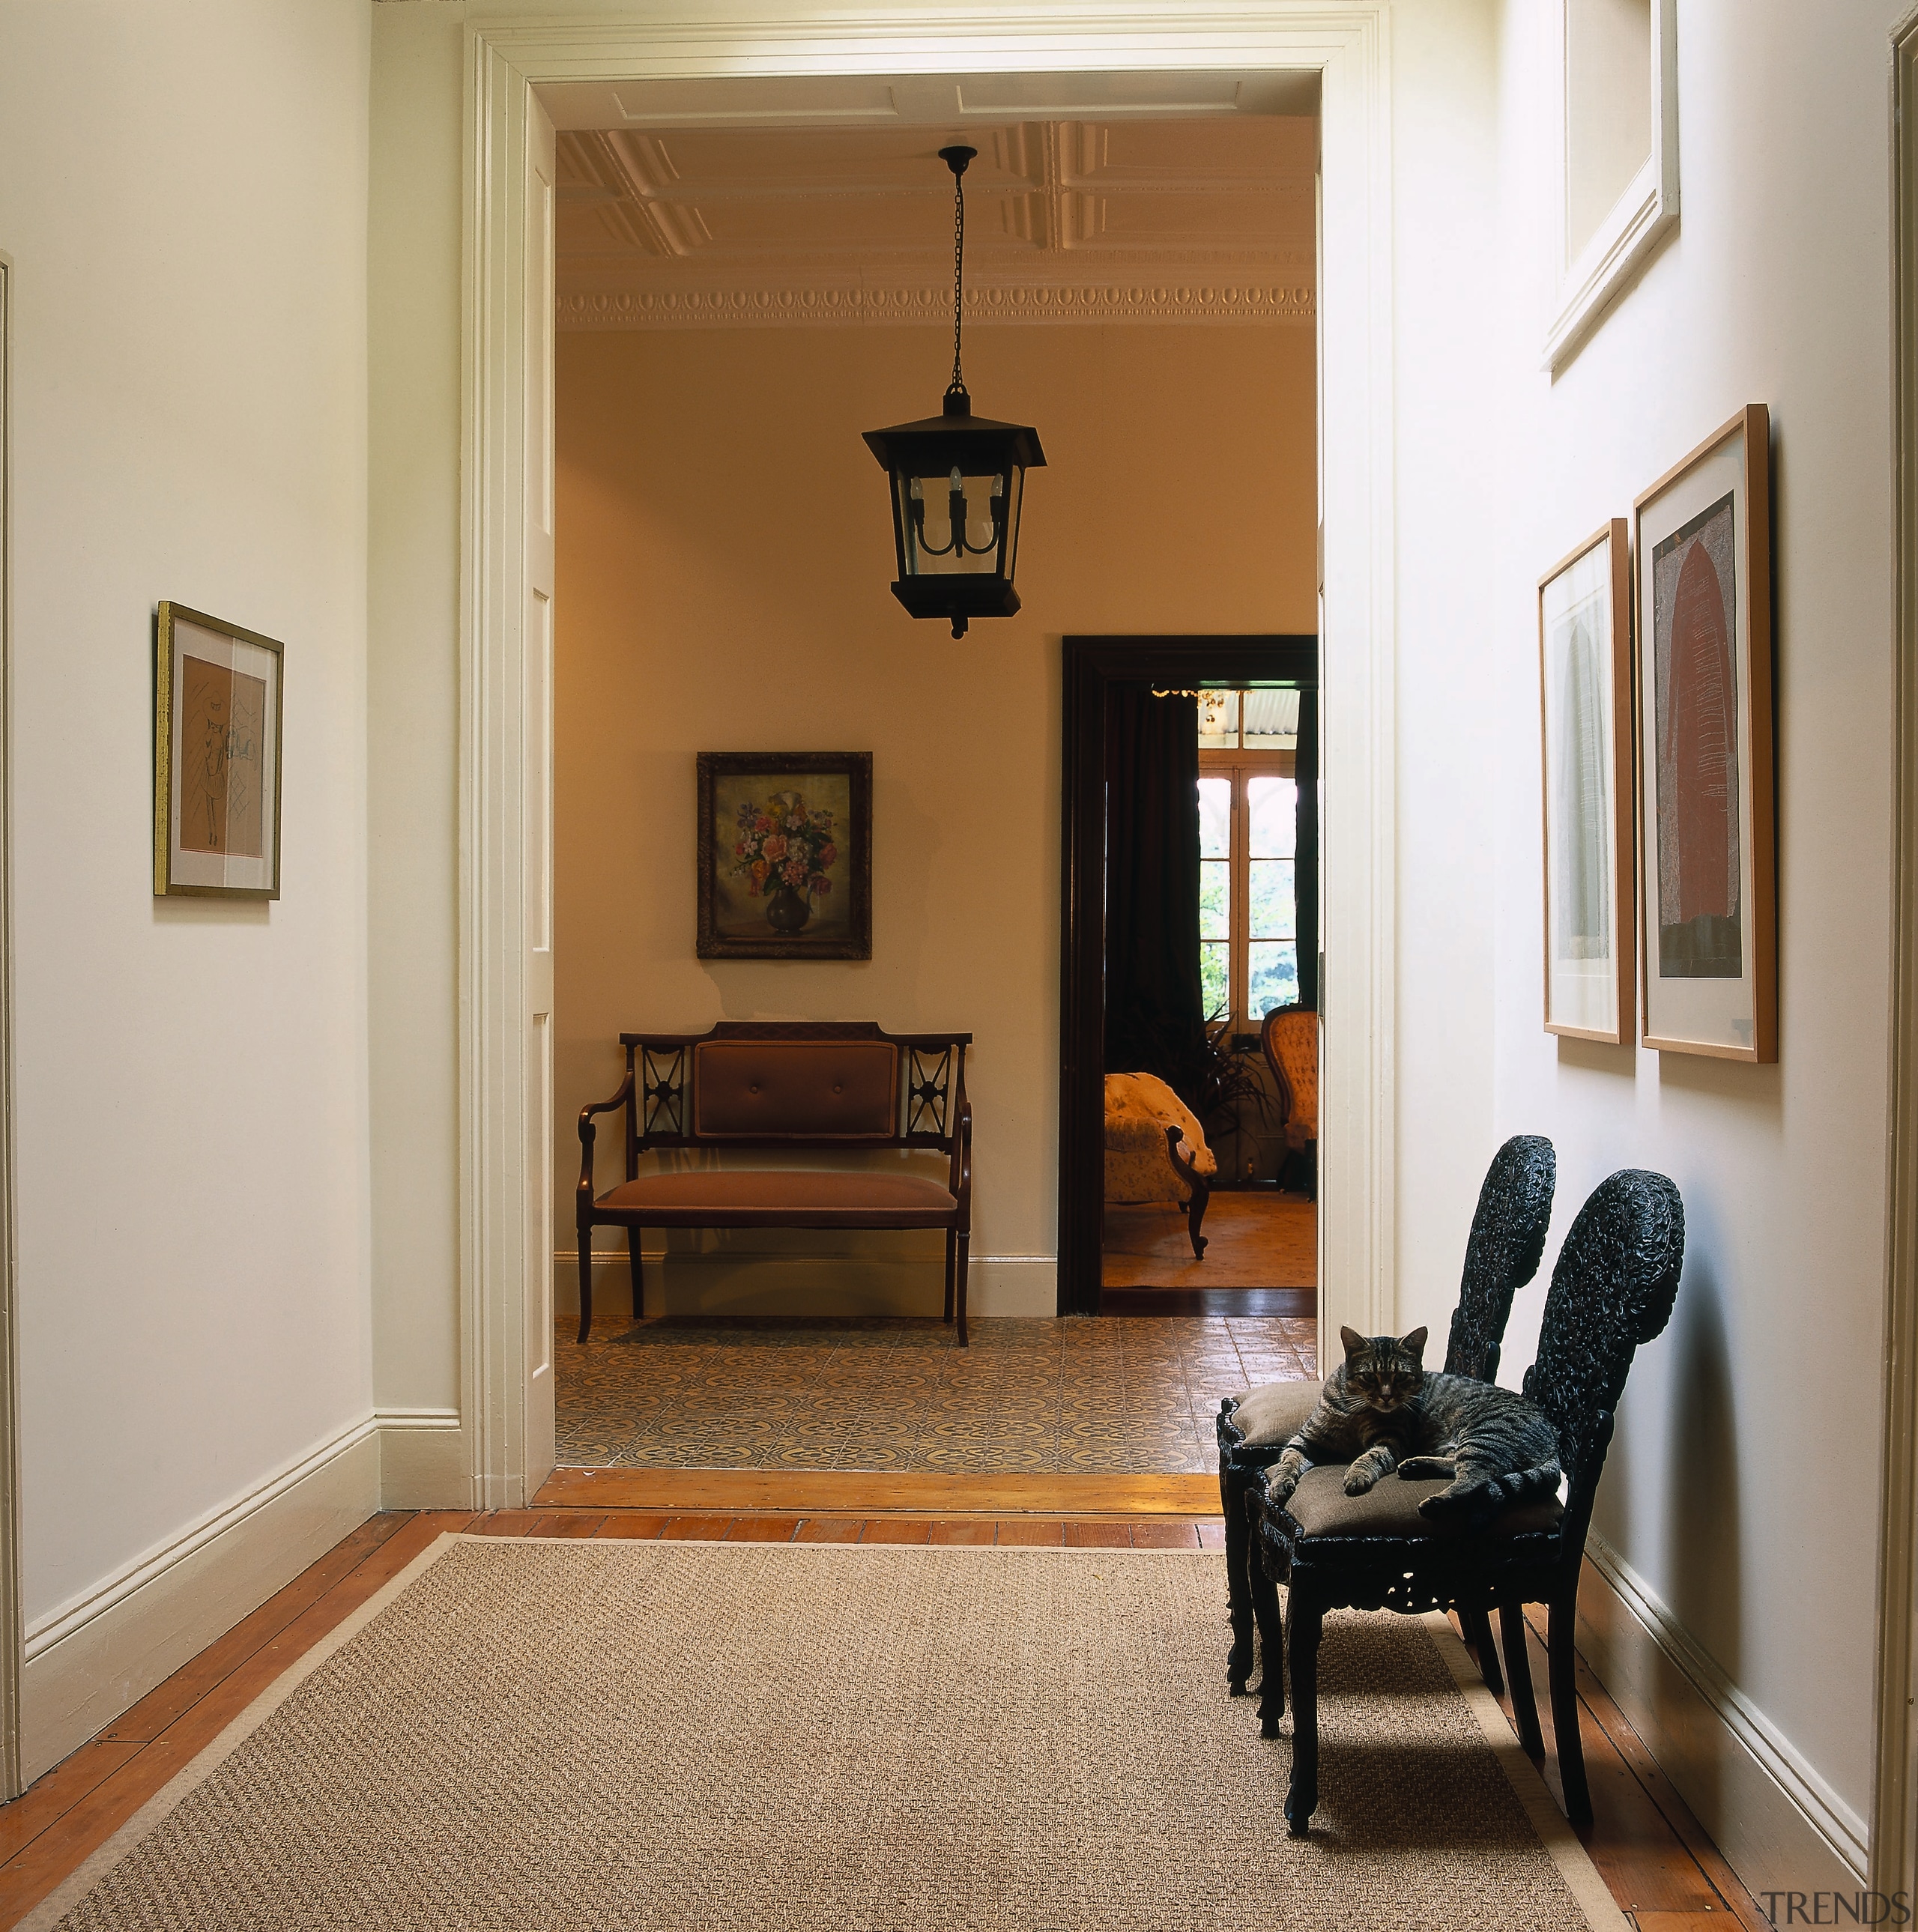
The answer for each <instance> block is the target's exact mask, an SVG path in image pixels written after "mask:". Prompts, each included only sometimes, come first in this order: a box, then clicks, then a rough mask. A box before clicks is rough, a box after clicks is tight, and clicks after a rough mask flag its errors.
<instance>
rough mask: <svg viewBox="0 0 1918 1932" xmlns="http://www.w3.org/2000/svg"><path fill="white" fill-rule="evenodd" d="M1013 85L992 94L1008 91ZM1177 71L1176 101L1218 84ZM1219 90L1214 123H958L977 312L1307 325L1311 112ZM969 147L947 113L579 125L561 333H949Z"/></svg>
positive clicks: (569, 170) (977, 315)
mask: <svg viewBox="0 0 1918 1932" xmlns="http://www.w3.org/2000/svg"><path fill="white" fill-rule="evenodd" d="M1006 78H1007V77H998V90H997V92H995V93H992V94H986V93H985V92H984V90H983V84H982V86H981V90H980V91H981V92H982V97H983V98H992V99H997V98H998V95H1001V94H1003V93H1004V92H1005V91H1006ZM1156 78H1159V79H1160V80H1163V79H1165V78H1166V77H1156ZM1170 78H1171V79H1172V80H1175V81H1179V86H1178V89H1175V91H1176V92H1179V93H1180V94H1181V98H1183V96H1184V95H1192V94H1194V93H1195V92H1198V91H1202V90H1199V89H1196V88H1195V86H1194V84H1193V83H1191V82H1190V81H1189V80H1180V77H1170ZM1211 78H1213V77H1202V79H1211ZM1231 84H1232V86H1236V85H1237V83H1236V82H1233V83H1231ZM967 85H968V86H971V85H972V83H967ZM1220 93H1221V101H1222V105H1223V113H1222V114H1220V115H1218V116H1215V117H1214V118H1209V119H1203V120H1196V121H1195V120H1190V119H1176V118H1158V119H1156V120H1154V119H1148V118H1143V117H1141V118H1136V119H1130V120H1128V119H1123V118H1121V119H1116V120H1093V119H1073V120H1056V119H1053V120H1026V121H1012V122H1008V123H1005V124H1001V125H998V126H996V127H977V128H974V129H966V128H964V127H962V128H960V129H959V130H957V133H960V134H964V135H965V136H966V138H967V139H969V140H970V141H971V142H973V143H974V144H975V145H977V148H978V149H979V157H978V159H977V160H975V161H974V163H972V165H971V167H970V168H969V169H968V170H967V173H966V284H967V296H968V307H967V319H968V320H969V321H971V322H974V323H980V324H982V325H990V324H992V323H1001V322H1014V323H1032V322H1088V321H1127V322H1141V323H1240V324H1243V323H1289V324H1301V323H1308V322H1310V320H1311V318H1312V317H1313V313H1314V302H1313V284H1314V280H1315V276H1316V234H1315V220H1316V180H1315V178H1316V167H1317V154H1318V129H1317V123H1316V118H1313V117H1311V116H1300V115H1273V114H1270V113H1266V114H1247V113H1238V114H1237V115H1234V113H1233V112H1232V98H1231V96H1230V94H1229V92H1228V91H1227V90H1223V89H1222V90H1220ZM752 100H753V101H757V100H758V96H757V95H754V96H753V97H752ZM1186 105H1187V107H1188V109H1189V108H1190V105H1191V104H1190V103H1189V102H1188V103H1186ZM856 107H857V104H856V103H855V102H854V101H851V99H848V100H845V101H837V102H836V108H837V110H838V111H839V112H840V113H848V112H852V111H855V110H856ZM736 111H737V112H740V113H748V112H755V111H757V110H756V109H755V108H752V107H749V106H748V105H746V104H744V103H742V104H740V105H739V106H738V107H737V109H736ZM955 137H956V136H955V130H953V127H952V126H951V125H950V123H948V124H946V125H945V126H944V127H925V126H922V125H920V124H917V123H915V124H911V125H899V124H895V125H893V126H890V127H874V126H872V125H869V124H866V125H849V124H847V122H846V121H844V120H840V121H836V123H835V124H832V125H822V124H807V125H801V126H794V124H792V123H791V121H790V120H788V121H787V122H786V123H785V124H782V125H780V126H777V127H773V126H770V125H746V126H742V125H740V124H739V123H738V122H737V121H735V122H734V123H733V124H730V125H728V126H725V127H712V126H700V127H691V126H663V127H662V126H654V127H650V128H639V127H611V128H607V127H599V128H588V129H576V130H573V131H572V132H570V133H562V134H561V135H560V136H559V166H560V179H559V183H558V193H559V201H560V211H559V224H558V288H559V296H560V326H561V327H563V328H566V329H660V328H667V329H700V328H714V327H718V328H742V327H744V328H766V327H775V326H782V325H786V324H791V323H803V324H811V325H819V324H830V325H844V324H871V323H899V322H915V321H926V322H936V321H940V320H943V319H944V316H946V315H947V314H950V301H951V294H950V290H951V287H952V284H951V281H950V275H951V262H952V254H951V250H952V222H951V215H950V209H951V192H952V190H951V186H950V177H949V176H948V175H947V173H946V171H945V169H944V167H943V166H941V164H940V163H939V162H938V158H937V152H936V151H937V149H938V147H939V146H940V145H941V144H942V142H944V141H945V140H947V139H952V138H955Z"/></svg>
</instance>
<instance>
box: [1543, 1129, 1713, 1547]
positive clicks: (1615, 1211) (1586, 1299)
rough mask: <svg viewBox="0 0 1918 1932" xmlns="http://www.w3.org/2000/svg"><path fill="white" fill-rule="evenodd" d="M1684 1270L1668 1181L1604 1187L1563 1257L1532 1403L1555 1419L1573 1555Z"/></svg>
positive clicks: (1681, 1208)
mask: <svg viewBox="0 0 1918 1932" xmlns="http://www.w3.org/2000/svg"><path fill="white" fill-rule="evenodd" d="M1684 1265H1685V1204H1684V1202H1682V1200H1680V1199H1679V1193H1678V1190H1677V1189H1676V1187H1673V1185H1672V1184H1671V1182H1670V1181H1667V1179H1666V1178H1665V1177H1664V1175H1662V1174H1649V1173H1646V1172H1645V1171H1644V1170H1643V1169H1637V1168H1627V1169H1624V1170H1622V1172H1619V1173H1617V1174H1615V1175H1613V1176H1612V1177H1611V1178H1610V1180H1608V1181H1601V1182H1600V1184H1598V1187H1597V1188H1595V1190H1593V1192H1592V1198H1591V1199H1590V1200H1589V1201H1587V1202H1586V1204H1585V1205H1584V1206H1583V1208H1580V1210H1579V1211H1578V1219H1577V1220H1575V1221H1574V1222H1573V1223H1572V1224H1571V1232H1570V1233H1569V1234H1568V1235H1566V1236H1565V1245H1564V1246H1563V1247H1562V1248H1560V1249H1559V1258H1558V1261H1557V1263H1556V1265H1555V1266H1554V1267H1553V1270H1552V1286H1551V1288H1550V1291H1549V1292H1547V1295H1546V1297H1545V1319H1544V1327H1543V1328H1542V1329H1541V1331H1540V1333H1539V1337H1538V1358H1537V1359H1536V1360H1535V1361H1534V1362H1533V1363H1532V1366H1531V1367H1529V1369H1527V1370H1526V1372H1525V1393H1526V1396H1527V1397H1529V1399H1530V1400H1532V1401H1533V1402H1535V1403H1537V1404H1538V1406H1539V1407H1540V1408H1541V1409H1543V1410H1544V1412H1545V1413H1546V1414H1547V1415H1549V1416H1550V1418H1552V1422H1553V1427H1555V1428H1556V1430H1558V1433H1559V1463H1560V1464H1561V1465H1562V1467H1563V1468H1564V1470H1565V1474H1566V1475H1567V1476H1568V1477H1569V1478H1571V1486H1570V1490H1569V1493H1568V1496H1567V1498H1566V1502H1565V1523H1566V1540H1567V1547H1568V1548H1579V1549H1582V1548H1583V1545H1584V1541H1585V1531H1586V1526H1587V1525H1588V1524H1589V1523H1590V1521H1591V1516H1592V1498H1593V1497H1594V1496H1595V1495H1596V1494H1597V1493H1598V1477H1599V1475H1600V1472H1601V1471H1602V1470H1603V1469H1604V1463H1605V1451H1606V1450H1607V1448H1609V1447H1610V1443H1611V1439H1612V1416H1613V1411H1614V1410H1615V1409H1616V1407H1617V1406H1618V1399H1619V1395H1620V1394H1622V1392H1623V1390H1624V1388H1625V1376H1626V1375H1627V1373H1628V1372H1629V1370H1630V1369H1631V1358H1632V1357H1633V1356H1634V1355H1636V1354H1637V1352H1638V1350H1639V1349H1640V1347H1641V1346H1643V1344H1645V1343H1647V1342H1649V1341H1652V1340H1654V1339H1655V1338H1656V1337H1658V1336H1659V1335H1661V1334H1663V1333H1664V1326H1665V1324H1666V1323H1667V1322H1669V1321H1670V1319H1671V1311H1672V1304H1673V1301H1675V1300H1676V1298H1677V1295H1678V1277H1679V1272H1680V1271H1681V1270H1682V1268H1683V1267H1684Z"/></svg>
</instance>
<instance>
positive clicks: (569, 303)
mask: <svg viewBox="0 0 1918 1932" xmlns="http://www.w3.org/2000/svg"><path fill="white" fill-rule="evenodd" d="M952 302H953V296H952V291H951V290H950V289H944V288H938V289H880V288H846V289H822V288H803V289H752V290H747V289H734V290H719V291H717V292H715V293H704V292H701V291H700V290H644V289H620V290H602V291H597V292H595V291H590V290H568V291H566V292H564V293H562V294H561V296H560V310H559V315H560V328H561V329H566V330H569V331H572V330H580V329H593V330H599V329H647V330H651V329H782V328H785V329H790V328H845V327H851V326H860V325H865V326H872V325H875V324H876V325H880V326H890V327H897V326H899V325H900V324H902V323H932V324H935V325H936V326H938V327H940V328H942V329H943V328H945V327H947V326H949V324H950V321H951V319H952V312H953V311H952ZM1312 318H1313V299H1312V290H1310V287H1298V288H1262V287H1220V288H1209V287H1188V288H1169V287H1159V288H1142V287H1121V286H1111V285H1108V286H1104V287H1084V288H1051V287H1049V288H1005V289H974V290H968V293H967V296H966V304H965V320H966V323H967V326H968V327H977V326H981V325H988V324H991V323H1121V322H1122V323H1230V324H1233V325H1235V326H1239V327H1244V326H1247V325H1248V324H1253V325H1260V324H1262V325H1266V326H1271V325H1274V324H1286V325H1290V326H1294V327H1298V328H1304V327H1308V326H1310V323H1311V321H1312Z"/></svg>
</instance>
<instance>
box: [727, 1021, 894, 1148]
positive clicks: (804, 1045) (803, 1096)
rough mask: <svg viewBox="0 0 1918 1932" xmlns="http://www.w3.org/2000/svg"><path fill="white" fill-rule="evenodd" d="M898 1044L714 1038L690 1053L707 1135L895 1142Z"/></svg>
mask: <svg viewBox="0 0 1918 1932" xmlns="http://www.w3.org/2000/svg"><path fill="white" fill-rule="evenodd" d="M692 1117H693V1118H692V1128H693V1132H694V1133H696V1134H698V1136H700V1137H701V1139H705V1140H766V1139H791V1140H873V1141H884V1140H890V1139H892V1138H893V1136H894V1135H895V1134H896V1133H898V1131H899V1049H897V1048H896V1047H895V1046H893V1043H892V1042H891V1041H890V1040H702V1041H701V1042H700V1043H699V1044H698V1046H695V1048H694V1049H693V1050H692Z"/></svg>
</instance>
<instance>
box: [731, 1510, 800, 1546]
mask: <svg viewBox="0 0 1918 1932" xmlns="http://www.w3.org/2000/svg"><path fill="white" fill-rule="evenodd" d="M798 1528H799V1519H798V1517H791V1516H736V1517H734V1518H733V1523H732V1527H731V1529H729V1530H728V1531H727V1532H726V1541H728V1543H790V1542H791V1541H792V1540H793V1532H794V1531H795V1530H797V1529H798Z"/></svg>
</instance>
